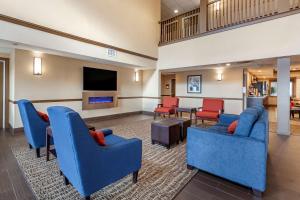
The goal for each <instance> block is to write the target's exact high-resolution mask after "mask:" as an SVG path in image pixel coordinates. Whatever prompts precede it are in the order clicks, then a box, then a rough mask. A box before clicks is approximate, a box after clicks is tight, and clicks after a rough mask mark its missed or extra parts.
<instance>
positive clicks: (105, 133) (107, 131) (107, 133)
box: [101, 129, 113, 136]
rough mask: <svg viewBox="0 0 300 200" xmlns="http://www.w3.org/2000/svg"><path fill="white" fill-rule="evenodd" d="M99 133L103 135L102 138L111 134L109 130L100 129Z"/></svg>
mask: <svg viewBox="0 0 300 200" xmlns="http://www.w3.org/2000/svg"><path fill="white" fill-rule="evenodd" d="M101 131H102V133H103V134H104V136H108V135H111V134H113V131H112V130H111V129H101Z"/></svg>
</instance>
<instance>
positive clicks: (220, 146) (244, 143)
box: [187, 107, 269, 196]
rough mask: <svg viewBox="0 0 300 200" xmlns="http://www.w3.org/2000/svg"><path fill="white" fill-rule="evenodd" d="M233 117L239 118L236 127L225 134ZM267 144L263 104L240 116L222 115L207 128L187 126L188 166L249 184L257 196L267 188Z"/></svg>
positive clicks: (266, 124)
mask: <svg viewBox="0 0 300 200" xmlns="http://www.w3.org/2000/svg"><path fill="white" fill-rule="evenodd" d="M234 120H239V122H238V126H237V128H236V130H235V132H234V134H233V135H232V134H228V132H227V128H228V126H229V124H230V123H231V122H233V121H234ZM268 143H269V121H268V112H267V111H266V110H264V109H263V108H262V107H255V108H248V109H246V110H245V111H244V112H243V113H242V114H241V115H239V116H238V115H226V114H224V115H221V117H220V120H219V123H217V124H216V125H215V126H212V127H210V128H208V129H203V128H194V127H193V128H189V129H188V136H187V164H188V168H193V167H196V168H198V169H201V170H203V171H207V172H209V173H212V174H215V175H217V176H220V177H223V178H226V179H229V180H231V181H233V182H237V183H239V184H242V185H244V186H248V187H251V188H252V189H253V192H254V194H255V195H258V196H260V195H261V194H262V192H264V191H265V190H266V182H267V181H266V180H267V155H268Z"/></svg>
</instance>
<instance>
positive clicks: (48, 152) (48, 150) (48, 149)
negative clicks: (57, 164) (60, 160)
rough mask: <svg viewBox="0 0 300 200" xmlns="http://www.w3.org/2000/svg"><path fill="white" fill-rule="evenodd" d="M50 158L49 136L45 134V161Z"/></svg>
mask: <svg viewBox="0 0 300 200" xmlns="http://www.w3.org/2000/svg"><path fill="white" fill-rule="evenodd" d="M49 157H50V136H49V135H48V134H46V161H49Z"/></svg>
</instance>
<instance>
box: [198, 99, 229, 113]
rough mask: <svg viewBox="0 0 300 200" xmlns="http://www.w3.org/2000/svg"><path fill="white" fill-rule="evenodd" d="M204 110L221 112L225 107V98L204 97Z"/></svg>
mask: <svg viewBox="0 0 300 200" xmlns="http://www.w3.org/2000/svg"><path fill="white" fill-rule="evenodd" d="M202 107H203V109H202V110H203V111H210V112H219V111H220V110H223V109H224V100H223V99H203V106H202Z"/></svg>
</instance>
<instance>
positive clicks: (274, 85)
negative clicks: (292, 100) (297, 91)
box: [270, 81, 293, 97]
mask: <svg viewBox="0 0 300 200" xmlns="http://www.w3.org/2000/svg"><path fill="white" fill-rule="evenodd" d="M270 96H273V97H277V82H271V93H270ZM290 96H293V82H292V81H291V82H290Z"/></svg>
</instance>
